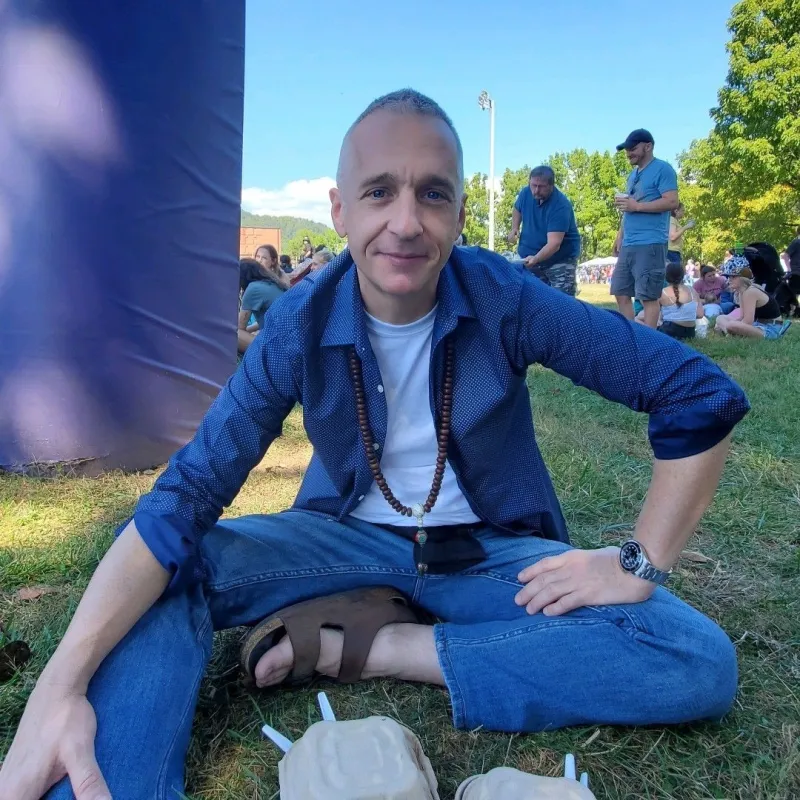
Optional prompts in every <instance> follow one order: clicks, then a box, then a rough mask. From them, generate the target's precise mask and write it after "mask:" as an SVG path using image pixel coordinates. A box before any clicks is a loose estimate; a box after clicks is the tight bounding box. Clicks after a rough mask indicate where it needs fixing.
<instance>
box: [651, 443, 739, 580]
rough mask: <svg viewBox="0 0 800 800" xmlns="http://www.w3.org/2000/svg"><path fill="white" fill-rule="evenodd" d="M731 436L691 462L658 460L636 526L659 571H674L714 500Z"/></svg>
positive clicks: (699, 454)
mask: <svg viewBox="0 0 800 800" xmlns="http://www.w3.org/2000/svg"><path fill="white" fill-rule="evenodd" d="M730 440H731V435H730V434H729V435H728V436H726V437H725V439H723V440H722V441H721V442H720V443H719V444H716V445H714V447H712V448H711V449H710V450H706V451H705V452H703V453H698V454H697V455H694V456H689V457H688V458H677V459H674V460H658V459H656V461H655V462H654V464H653V478H652V480H651V481H650V488H649V489H648V491H647V497H646V498H645V501H644V506H643V507H642V512H641V514H640V515H639V519H638V521H637V523H636V533H635V536H636V539H637V540H638V541H640V542H641V543H642V544H643V545H644V548H645V550H646V551H647V554H648V556H649V557H650V561H652V562H653V564H654V565H655V566H656V567H658V568H659V569H665V570H666V569H670V568H672V566H673V565H674V564H675V562H676V561H677V560H678V557H679V556H680V554H681V551H682V550H683V548H684V547H685V545H686V542H687V541H688V540H689V537H690V536H691V535H692V534H693V533H694V531H695V528H696V527H697V523H698V522H699V521H700V518H701V517H702V516H703V513H704V512H705V510H706V508H708V506H709V504H710V503H711V501H712V500H713V499H714V494H715V493H716V491H717V484H718V483H719V479H720V476H721V475H722V469H723V467H724V466H725V458H726V456H727V454H728V449H729V447H730Z"/></svg>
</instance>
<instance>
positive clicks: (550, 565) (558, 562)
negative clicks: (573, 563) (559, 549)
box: [517, 550, 575, 583]
mask: <svg viewBox="0 0 800 800" xmlns="http://www.w3.org/2000/svg"><path fill="white" fill-rule="evenodd" d="M574 552H575V551H574V550H571V551H568V552H566V553H562V554H561V555H558V556H549V557H548V558H543V559H541V560H540V561H537V562H536V563H535V564H531V566H529V567H526V568H525V569H524V570H522V572H520V573H519V575H517V580H518V581H519V582H520V583H528V582H529V581H532V580H533V579H534V578H536V577H538V576H539V575H541V574H543V573H545V572H550V571H552V570H555V569H561V568H562V567H565V566H566V565H567V564H568V563H569V560H570V559H569V556H570V554H571V553H574Z"/></svg>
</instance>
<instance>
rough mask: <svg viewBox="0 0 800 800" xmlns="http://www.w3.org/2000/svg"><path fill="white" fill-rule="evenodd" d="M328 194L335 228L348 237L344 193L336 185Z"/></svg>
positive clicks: (340, 234) (343, 236)
mask: <svg viewBox="0 0 800 800" xmlns="http://www.w3.org/2000/svg"><path fill="white" fill-rule="evenodd" d="M328 196H329V197H330V198H331V219H332V220H333V229H334V230H335V231H336V233H338V234H339V236H341V237H342V238H343V239H344V238H346V237H347V228H346V227H345V224H344V201H343V200H342V193H341V191H340V190H339V188H338V187H336V186H334V187H333V189H331V190H330V192H329V193H328Z"/></svg>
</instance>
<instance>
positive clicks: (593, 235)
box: [547, 149, 630, 259]
mask: <svg viewBox="0 0 800 800" xmlns="http://www.w3.org/2000/svg"><path fill="white" fill-rule="evenodd" d="M547 163H548V164H549V166H551V167H552V168H553V172H555V175H556V185H557V186H558V187H559V188H560V189H561V191H562V192H564V194H566V195H567V197H568V198H569V199H570V201H571V203H572V207H573V208H574V210H575V220H576V222H577V225H578V230H579V231H580V234H581V238H582V243H583V248H582V254H581V257H582V258H583V259H589V258H594V257H595V256H607V255H611V249H612V247H613V245H614V239H615V238H616V235H617V230H618V229H619V212H618V211H617V210H616V209H615V208H614V194H615V192H617V191H619V190H620V189H621V188H623V187H624V186H625V178H626V176H627V174H628V172H629V171H630V165H629V164H628V160H627V158H626V157H625V154H624V153H616V154H615V155H613V156H612V155H611V154H610V153H609V152H608V151H606V152H604V153H600V152H597V151H595V152H592V153H588V152H587V151H586V150H583V149H577V150H572V151H570V152H569V153H556V154H555V155H553V156H550V158H549V159H548V160H547Z"/></svg>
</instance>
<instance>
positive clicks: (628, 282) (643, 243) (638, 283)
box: [611, 128, 679, 328]
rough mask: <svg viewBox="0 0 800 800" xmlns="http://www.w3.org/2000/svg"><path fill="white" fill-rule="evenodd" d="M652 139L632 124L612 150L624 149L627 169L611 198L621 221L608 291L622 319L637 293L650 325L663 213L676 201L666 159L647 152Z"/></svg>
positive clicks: (660, 277) (659, 276) (660, 284)
mask: <svg viewBox="0 0 800 800" xmlns="http://www.w3.org/2000/svg"><path fill="white" fill-rule="evenodd" d="M653 144H654V140H653V137H652V135H651V134H650V131H646V130H645V129H644V128H638V129H637V130H635V131H632V132H631V133H630V134H629V136H628V138H627V139H626V140H625V141H624V142H623V143H622V144H620V145H617V151H619V150H624V151H625V153H626V154H627V156H628V161H630V163H631V164H632V165H633V171H632V172H631V174H630V175H629V176H628V184H627V193H626V194H624V195H623V194H618V195H617V198H616V206H617V208H618V209H619V210H620V211H621V212H622V224H621V225H620V228H619V233H617V240H616V242H615V243H614V255H615V256H617V265H616V267H614V274H613V275H612V277H611V294H613V295H614V296H615V297H616V300H617V307H618V308H619V310H620V312H621V313H622V314H623V315H624V316H625V317H627V318H628V319H633V318H634V313H633V300H632V298H634V297H635V298H637V299H638V300H639V301H640V302H641V303H642V306H643V308H644V322H645V324H646V325H648V326H649V327H651V328H656V327H657V326H658V313H659V303H658V300H659V298H660V297H661V290H662V289H663V288H664V275H665V273H666V266H667V247H668V242H669V216H670V212H671V211H673V210H674V209H676V208H677V207H678V205H679V200H678V176H677V175H676V174H675V170H674V169H673V168H672V167H671V166H670V165H669V164H668V163H667V162H666V161H662V160H661V159H660V158H656V157H655V156H654V155H653Z"/></svg>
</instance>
